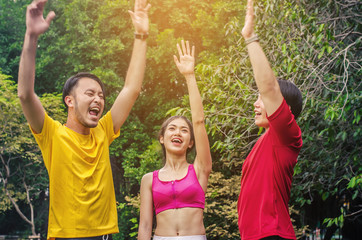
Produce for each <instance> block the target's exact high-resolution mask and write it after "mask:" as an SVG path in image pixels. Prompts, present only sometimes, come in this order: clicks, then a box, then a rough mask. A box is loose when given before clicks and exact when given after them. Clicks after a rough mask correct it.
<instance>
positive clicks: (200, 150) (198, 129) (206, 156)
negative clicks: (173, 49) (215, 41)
mask: <svg viewBox="0 0 362 240" xmlns="http://www.w3.org/2000/svg"><path fill="white" fill-rule="evenodd" d="M177 49H178V53H179V56H180V60H178V59H177V57H176V56H174V60H175V63H176V66H177V68H178V70H179V71H180V73H181V74H182V75H183V76H184V77H185V79H186V83H187V88H188V91H189V99H190V107H191V115H192V125H193V128H194V134H195V145H196V153H197V156H196V158H195V162H194V167H195V171H196V174H197V177H198V179H199V182H200V184H201V186H202V188H203V189H204V191H206V187H207V182H208V177H209V175H210V172H211V168H212V159H211V153H210V145H209V139H208V137H207V133H206V129H205V119H204V109H203V106H202V99H201V96H200V92H199V89H198V87H197V84H196V78H195V70H194V68H195V57H194V55H195V47H194V46H193V47H192V49H190V45H189V42H188V41H186V44H185V42H184V41H183V40H182V41H181V47H180V45H179V44H177Z"/></svg>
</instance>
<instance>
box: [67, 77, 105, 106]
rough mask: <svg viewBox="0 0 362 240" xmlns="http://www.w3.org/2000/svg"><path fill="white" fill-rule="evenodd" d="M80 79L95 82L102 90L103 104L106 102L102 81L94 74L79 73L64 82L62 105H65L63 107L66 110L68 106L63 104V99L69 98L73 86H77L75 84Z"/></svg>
mask: <svg viewBox="0 0 362 240" xmlns="http://www.w3.org/2000/svg"><path fill="white" fill-rule="evenodd" d="M81 78H90V79H93V80H95V81H96V82H97V83H98V84H99V85H100V86H101V88H102V92H103V97H104V102H106V95H105V94H106V93H105V89H104V84H103V83H102V81H101V80H100V79H99V78H98V77H97V76H96V75H94V74H92V73H88V72H80V73H77V74H75V75H74V76H72V77H70V78H68V80H67V81H66V82H65V84H64V87H63V103H64V105H65V107H66V108H67V110H68V105H67V104H66V103H65V97H66V96H69V95H70V93H71V92H72V90H73V88H74V87H75V86H77V83H78V81H79V79H81Z"/></svg>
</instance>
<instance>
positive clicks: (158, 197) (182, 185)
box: [152, 164, 205, 214]
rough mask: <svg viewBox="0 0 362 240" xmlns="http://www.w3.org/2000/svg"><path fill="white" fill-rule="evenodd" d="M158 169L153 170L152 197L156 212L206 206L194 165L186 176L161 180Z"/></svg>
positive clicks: (190, 166)
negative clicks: (172, 179) (171, 179)
mask: <svg viewBox="0 0 362 240" xmlns="http://www.w3.org/2000/svg"><path fill="white" fill-rule="evenodd" d="M158 171H159V170H157V171H154V172H153V181H152V197H153V203H154V206H155V212H156V214H158V213H160V212H162V211H165V210H168V209H175V208H185V207H191V208H202V209H204V208H205V193H204V190H203V189H202V187H201V185H200V183H199V180H198V179H197V176H196V173H195V169H194V165H193V164H190V165H189V168H188V171H187V174H186V176H185V177H184V178H182V179H179V180H175V181H161V180H160V179H159V178H158Z"/></svg>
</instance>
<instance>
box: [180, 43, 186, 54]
mask: <svg viewBox="0 0 362 240" xmlns="http://www.w3.org/2000/svg"><path fill="white" fill-rule="evenodd" d="M181 47H182V51H183V53H184V54H188V53H187V51H186V47H185V41H184V40H181Z"/></svg>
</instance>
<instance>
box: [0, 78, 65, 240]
mask: <svg viewBox="0 0 362 240" xmlns="http://www.w3.org/2000/svg"><path fill="white" fill-rule="evenodd" d="M9 78H10V76H7V75H4V74H1V73H0V96H1V97H0V109H1V113H2V114H1V115H0V126H1V128H0V160H1V162H0V183H1V191H0V209H1V211H0V213H1V214H3V213H6V211H8V210H9V209H13V208H14V209H15V210H16V212H17V213H18V214H19V216H20V217H21V218H22V219H23V220H24V221H25V222H26V223H27V224H29V225H30V226H29V227H30V229H31V231H30V232H31V234H32V235H36V234H37V233H39V231H40V226H37V225H36V223H37V222H38V221H43V220H41V219H39V218H38V217H39V214H38V215H37V212H36V210H38V209H36V208H37V205H38V204H39V202H41V201H44V200H45V199H44V197H45V192H46V191H47V188H48V177H47V172H46V169H45V167H44V164H43V162H42V158H41V154H40V151H39V149H38V147H37V145H36V142H35V140H34V138H33V137H32V135H31V132H30V130H29V126H28V124H27V122H26V119H25V118H24V116H23V112H22V109H21V106H20V102H19V100H18V96H17V85H16V84H14V82H13V81H11V80H10V79H9ZM41 101H42V103H43V105H44V106H45V108H46V109H49V110H48V111H49V114H50V115H51V116H56V118H57V119H64V117H65V113H64V110H63V108H62V107H61V106H60V103H61V98H60V95H53V94H46V95H44V96H42V97H41ZM44 204H45V203H43V205H44Z"/></svg>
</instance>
